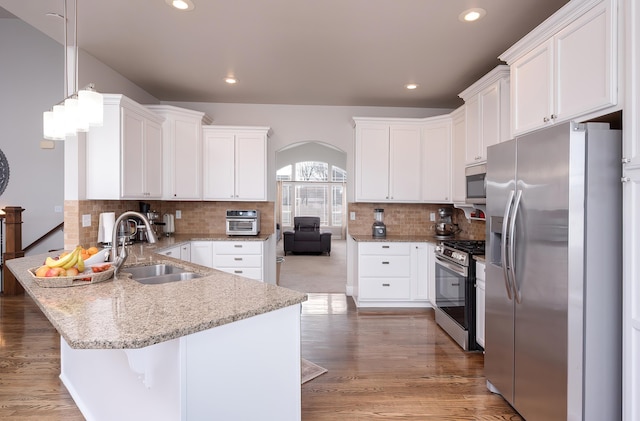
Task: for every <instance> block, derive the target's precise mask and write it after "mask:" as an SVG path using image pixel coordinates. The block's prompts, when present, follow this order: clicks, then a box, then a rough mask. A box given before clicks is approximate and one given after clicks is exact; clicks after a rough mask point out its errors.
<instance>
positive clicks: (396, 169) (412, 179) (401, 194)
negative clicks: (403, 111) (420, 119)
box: [378, 125, 422, 202]
mask: <svg viewBox="0 0 640 421" xmlns="http://www.w3.org/2000/svg"><path fill="white" fill-rule="evenodd" d="M421 154H422V148H421V134H420V127H419V126H395V125H394V126H391V127H390V128H389V199H391V200H393V201H396V202H417V201H420V190H421V172H422V171H421V165H422V164H421V162H422V159H421ZM378 171H380V169H378Z"/></svg>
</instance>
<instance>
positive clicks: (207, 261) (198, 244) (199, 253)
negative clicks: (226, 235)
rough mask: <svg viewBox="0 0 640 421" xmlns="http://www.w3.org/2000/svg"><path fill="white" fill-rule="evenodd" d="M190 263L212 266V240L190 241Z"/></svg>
mask: <svg viewBox="0 0 640 421" xmlns="http://www.w3.org/2000/svg"><path fill="white" fill-rule="evenodd" d="M190 254H191V259H190V262H191V263H196V264H198V265H202V266H207V267H210V268H212V267H214V265H213V241H192V242H191V250H190Z"/></svg>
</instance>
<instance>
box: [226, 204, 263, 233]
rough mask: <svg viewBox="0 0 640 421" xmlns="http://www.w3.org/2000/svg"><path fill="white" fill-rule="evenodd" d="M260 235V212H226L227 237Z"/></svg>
mask: <svg viewBox="0 0 640 421" xmlns="http://www.w3.org/2000/svg"><path fill="white" fill-rule="evenodd" d="M258 234H260V211H257V210H227V235H258Z"/></svg>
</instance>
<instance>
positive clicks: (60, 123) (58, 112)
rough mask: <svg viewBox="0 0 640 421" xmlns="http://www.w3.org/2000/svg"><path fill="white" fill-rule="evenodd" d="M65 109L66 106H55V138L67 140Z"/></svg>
mask: <svg viewBox="0 0 640 421" xmlns="http://www.w3.org/2000/svg"><path fill="white" fill-rule="evenodd" d="M65 122H66V116H65V109H64V105H62V104H58V105H54V106H53V136H54V138H56V139H60V140H64V139H65V137H66V136H65V128H66V127H65Z"/></svg>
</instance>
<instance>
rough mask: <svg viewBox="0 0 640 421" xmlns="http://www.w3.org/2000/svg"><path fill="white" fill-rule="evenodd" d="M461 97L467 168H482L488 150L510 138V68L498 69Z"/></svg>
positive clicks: (500, 67)
mask: <svg viewBox="0 0 640 421" xmlns="http://www.w3.org/2000/svg"><path fill="white" fill-rule="evenodd" d="M460 97H461V98H462V99H463V100H464V102H465V121H466V136H465V164H466V165H474V164H479V163H481V162H484V161H486V159H487V147H489V146H491V145H495V144H496V143H499V142H503V141H505V140H508V139H509V137H510V130H509V124H510V123H509V67H508V66H505V65H501V66H497V67H496V68H495V69H493V70H492V71H491V72H489V73H487V74H486V75H485V76H483V77H482V78H481V79H480V80H478V81H477V82H476V83H474V84H473V85H471V86H470V87H469V88H467V89H466V90H464V91H463V92H462V93H460Z"/></svg>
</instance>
